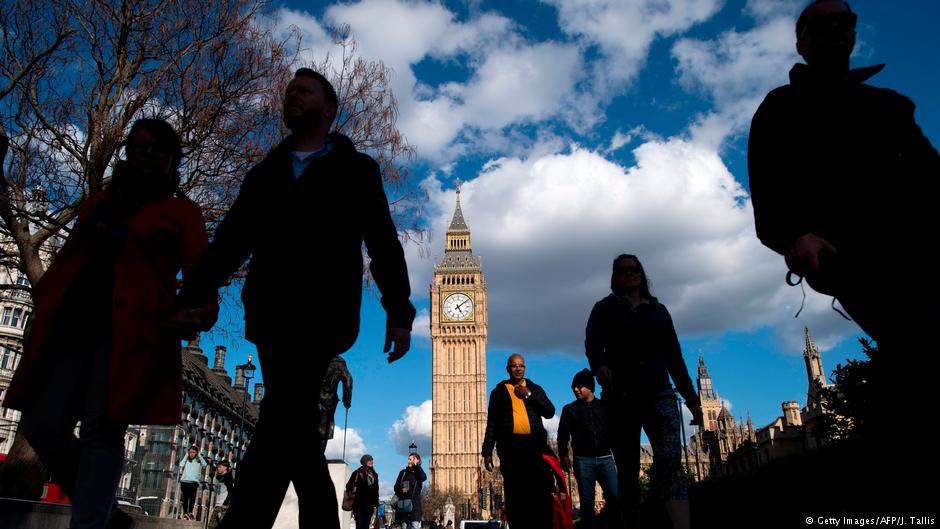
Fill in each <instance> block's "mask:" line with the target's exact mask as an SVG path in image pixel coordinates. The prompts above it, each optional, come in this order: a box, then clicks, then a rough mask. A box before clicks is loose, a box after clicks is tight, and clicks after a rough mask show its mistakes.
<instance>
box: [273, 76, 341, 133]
mask: <svg viewBox="0 0 940 529" xmlns="http://www.w3.org/2000/svg"><path fill="white" fill-rule="evenodd" d="M338 107H339V100H338V99H337V97H336V90H335V89H334V88H333V85H331V84H330V82H329V81H328V80H327V79H326V77H323V75H321V74H320V73H318V72H315V71H313V70H311V69H310V68H301V69H299V70H297V71H296V72H295V73H294V78H293V79H291V82H290V83H288V84H287V89H286V90H285V91H284V110H283V116H284V125H286V126H287V128H289V129H290V130H291V131H294V132H296V131H300V130H310V129H316V128H318V127H321V126H323V127H325V128H326V129H329V128H330V124H332V123H333V119H335V118H336V111H337V108H338Z"/></svg>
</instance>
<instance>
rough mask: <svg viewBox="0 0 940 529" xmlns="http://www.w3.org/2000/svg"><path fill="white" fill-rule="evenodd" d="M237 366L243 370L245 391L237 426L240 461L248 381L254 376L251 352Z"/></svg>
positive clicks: (243, 444)
mask: <svg viewBox="0 0 940 529" xmlns="http://www.w3.org/2000/svg"><path fill="white" fill-rule="evenodd" d="M239 367H241V368H242V370H243V373H244V374H243V375H242V376H243V378H244V382H243V384H244V385H245V387H243V388H242V389H243V390H244V392H245V393H244V402H243V405H244V406H243V408H242V413H241V414H240V415H241V417H240V419H241V425H240V426H239V428H238V436H239V438H240V439H239V441H240V443H239V444H240V445H241V449H240V451H239V457H238V461H239V462H241V460H242V458H243V457H244V455H245V443H244V437H245V415H246V414H247V413H248V383H249V382H251V379H253V378H255V365H254V364H252V363H251V353H248V361H247V362H245V363H244V364H242V365H241V366H239Z"/></svg>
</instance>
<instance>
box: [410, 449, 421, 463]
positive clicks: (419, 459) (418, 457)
mask: <svg viewBox="0 0 940 529" xmlns="http://www.w3.org/2000/svg"><path fill="white" fill-rule="evenodd" d="M411 456H415V459H417V460H418V463H420V462H421V454H419V453H417V452H415V453H413V454H408V457H411Z"/></svg>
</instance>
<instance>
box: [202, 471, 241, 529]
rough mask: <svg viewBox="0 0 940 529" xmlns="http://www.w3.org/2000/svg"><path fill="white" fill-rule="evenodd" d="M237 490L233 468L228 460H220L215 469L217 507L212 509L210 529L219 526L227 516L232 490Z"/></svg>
mask: <svg viewBox="0 0 940 529" xmlns="http://www.w3.org/2000/svg"><path fill="white" fill-rule="evenodd" d="M234 490H235V480H234V479H233V478H232V469H231V467H230V466H229V462H228V461H227V460H224V459H223V460H222V461H219V465H218V466H217V467H216V470H215V508H213V509H212V516H211V517H210V518H209V525H208V526H207V528H208V529H215V528H216V527H218V526H219V523H220V522H221V521H222V518H224V517H225V511H226V510H228V504H229V501H231V499H232V496H231V494H232V492H233V491H234Z"/></svg>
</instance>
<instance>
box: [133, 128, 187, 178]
mask: <svg viewBox="0 0 940 529" xmlns="http://www.w3.org/2000/svg"><path fill="white" fill-rule="evenodd" d="M142 130H146V131H147V132H149V133H150V134H153V137H154V138H156V140H157V143H159V144H160V146H161V147H162V148H163V149H164V150H166V152H168V153H169V154H170V155H171V156H173V169H176V168H177V167H179V165H180V161H182V159H183V146H182V144H181V143H180V137H179V135H177V134H176V130H174V129H173V126H172V125H170V124H169V123H167V122H166V121H164V120H162V119H160V118H141V119H138V120H137V121H135V122H134V124H133V125H131V130H130V132H128V133H127V139H126V140H124V143H127V142H129V141H130V140H131V138H133V137H134V136H135V135H136V134H137V133H138V132H140V131H142Z"/></svg>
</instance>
